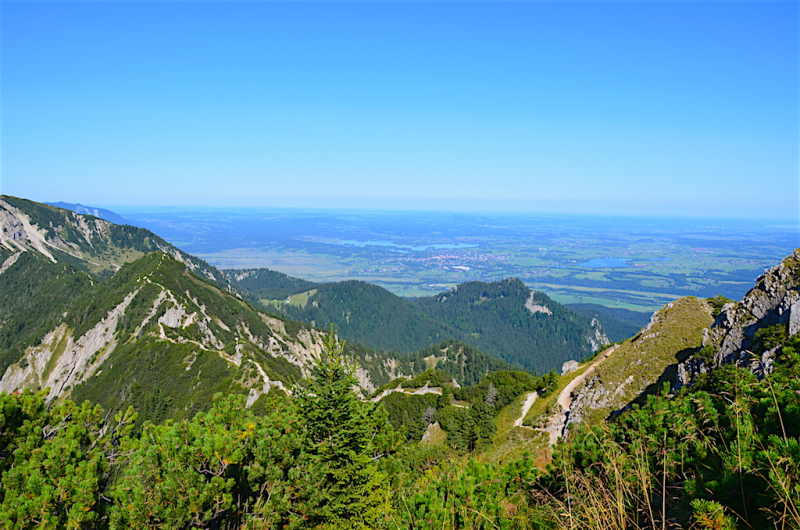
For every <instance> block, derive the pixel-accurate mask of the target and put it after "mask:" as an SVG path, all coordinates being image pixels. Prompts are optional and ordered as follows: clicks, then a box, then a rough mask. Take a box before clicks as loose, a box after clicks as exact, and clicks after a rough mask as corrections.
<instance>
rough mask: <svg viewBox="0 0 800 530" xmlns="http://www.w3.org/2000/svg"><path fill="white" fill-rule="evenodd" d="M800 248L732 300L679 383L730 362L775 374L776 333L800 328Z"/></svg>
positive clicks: (684, 368) (792, 332)
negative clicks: (745, 291) (739, 299)
mask: <svg viewBox="0 0 800 530" xmlns="http://www.w3.org/2000/svg"><path fill="white" fill-rule="evenodd" d="M798 291H800V249H797V250H795V251H794V252H793V253H792V255H791V256H788V257H786V258H785V259H784V260H783V261H781V262H780V264H778V265H776V266H775V267H772V268H770V269H768V270H767V271H766V272H764V274H762V275H761V276H759V277H758V280H757V281H756V285H755V287H754V288H753V289H751V290H750V291H748V293H747V294H746V295H745V296H744V298H742V300H741V302H736V303H729V304H726V305H725V306H724V307H723V308H722V310H721V311H720V313H719V315H718V316H717V317H716V320H715V321H714V325H713V326H712V327H711V329H710V330H707V331H705V332H704V335H703V346H704V348H703V349H702V350H701V351H699V352H698V353H697V354H696V355H693V356H692V357H691V358H689V359H687V360H685V361H684V362H683V363H681V365H680V366H679V367H678V377H679V386H681V385H686V384H691V383H692V381H693V380H694V379H695V378H696V377H697V376H698V375H700V374H705V373H708V372H710V371H712V370H714V369H715V368H717V367H719V366H721V365H723V364H728V363H735V364H736V365H738V366H741V367H745V368H748V369H750V370H751V371H753V372H754V373H756V374H758V375H763V374H764V373H769V372H770V371H771V369H772V360H773V358H774V356H775V353H776V350H777V347H776V346H774V345H772V344H771V343H772V342H778V341H775V340H774V339H772V338H771V335H776V336H781V335H783V336H787V335H788V336H793V335H795V334H797V333H798V332H800V292H798Z"/></svg>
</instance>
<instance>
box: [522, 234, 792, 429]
mask: <svg viewBox="0 0 800 530" xmlns="http://www.w3.org/2000/svg"><path fill="white" fill-rule="evenodd" d="M798 291H800V249H798V250H795V251H794V252H793V253H792V255H791V256H788V257H787V258H785V259H784V260H783V261H782V262H781V263H780V264H779V265H777V266H775V267H773V268H771V269H768V270H767V271H766V272H765V273H764V274H762V275H761V276H760V277H759V278H758V280H757V281H756V285H755V287H754V288H753V289H751V290H750V291H749V292H748V293H747V294H746V295H745V296H744V298H743V299H742V300H741V301H740V302H731V303H728V304H725V305H724V306H723V307H722V308H721V309H720V310H719V311H718V314H717V315H716V317H715V316H714V313H715V310H714V307H713V305H712V304H711V303H709V302H710V301H709V300H701V299H697V298H694V297H685V298H681V299H679V300H676V301H674V302H671V303H669V304H667V305H666V306H664V307H663V308H662V309H660V310H659V311H657V312H655V313H654V314H653V316H652V317H651V320H650V322H649V323H648V324H647V326H645V327H644V328H643V329H642V330H641V331H640V332H639V333H638V334H636V336H634V337H632V338H631V339H629V340H627V341H625V342H623V343H622V344H621V345H619V346H618V347H617V348H616V349H615V350H614V351H613V352H612V353H610V354H609V355H607V356H606V357H605V358H603V359H602V362H601V363H593V364H596V366H595V367H594V368H591V367H589V364H588V363H586V364H583V365H579V364H578V363H566V364H565V366H564V368H565V370H564V372H565V375H564V377H562V380H563V383H562V384H561V385H560V388H559V390H560V391H561V394H563V393H564V392H565V391H566V392H567V394H566V395H564V396H561V395H559V398H555V397H553V396H551V397H550V398H549V401H550V402H551V403H550V402H547V400H542V401H540V402H537V403H536V404H535V407H534V408H533V410H532V411H531V412H530V414H529V416H528V418H527V419H526V423H527V424H528V425H531V426H550V425H552V424H554V423H558V424H559V425H560V427H559V428H558V430H559V433H558V434H559V435H565V434H566V433H567V431H568V429H569V426H570V425H574V424H576V423H580V422H588V423H590V424H595V423H597V422H599V421H602V420H603V419H605V418H607V417H609V416H610V415H613V414H614V413H616V412H619V411H621V410H623V409H625V408H628V407H629V406H630V405H631V404H633V403H638V404H642V403H644V398H645V396H647V395H648V394H654V393H656V392H659V391H661V390H662V387H663V385H664V384H665V383H666V384H668V388H669V389H672V390H678V389H680V388H682V387H684V386H686V385H693V384H695V383H696V382H697V380H698V379H702V378H703V377H706V376H707V375H708V374H710V373H712V372H713V371H714V370H716V369H717V368H719V367H721V366H723V365H726V364H734V365H736V366H738V367H740V368H743V369H747V370H750V371H751V372H753V373H754V374H755V375H756V376H758V377H763V376H764V375H766V374H769V373H771V371H772V369H773V360H774V359H775V357H776V354H777V352H778V349H779V345H780V344H782V343H784V342H785V340H786V338H787V337H792V336H794V335H796V334H797V333H798V332H800V292H798ZM712 301H714V300H712ZM590 368H591V370H592V372H591V373H590V374H588V376H586V377H584V375H586V374H584V372H586V371H587V370H589V369H590ZM576 378H577V379H580V380H581V382H580V383H579V384H572V385H571V384H570V383H571V382H572V381H573V380H576ZM561 398H564V399H563V400H562V401H565V402H568V403H569V407H568V410H562V409H563V408H564V407H563V405H562V404H561V403H560V402H559V403H556V400H557V399H561ZM558 418H561V420H560V421H557V420H558Z"/></svg>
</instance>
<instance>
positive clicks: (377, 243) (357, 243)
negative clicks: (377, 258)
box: [333, 239, 478, 250]
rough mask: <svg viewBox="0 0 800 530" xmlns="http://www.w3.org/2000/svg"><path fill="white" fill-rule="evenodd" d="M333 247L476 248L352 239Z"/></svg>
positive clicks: (445, 244)
mask: <svg viewBox="0 0 800 530" xmlns="http://www.w3.org/2000/svg"><path fill="white" fill-rule="evenodd" d="M333 244H334V245H344V246H350V247H368V246H369V247H388V248H389V249H400V250H431V249H433V250H440V249H454V248H472V247H477V246H478V245H475V244H472V243H439V244H436V245H422V246H417V247H415V246H412V245H398V244H397V243H392V242H391V241H356V240H354V239H342V240H340V241H336V242H334V243H333Z"/></svg>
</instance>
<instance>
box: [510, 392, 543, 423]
mask: <svg viewBox="0 0 800 530" xmlns="http://www.w3.org/2000/svg"><path fill="white" fill-rule="evenodd" d="M538 395H539V393H538V392H531V393H529V394H528V395H527V396H525V401H524V402H523V403H522V414H520V416H519V418H517V419H516V420H515V421H514V427H522V428H524V429H533V427H528V426H527V425H523V424H522V422H523V421H525V416H527V415H528V412H530V410H531V407H532V406H533V403H534V402H535V401H536V397H537V396H538Z"/></svg>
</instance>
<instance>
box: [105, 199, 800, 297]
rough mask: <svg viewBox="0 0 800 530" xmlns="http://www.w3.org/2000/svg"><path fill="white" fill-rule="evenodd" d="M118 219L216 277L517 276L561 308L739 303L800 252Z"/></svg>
mask: <svg viewBox="0 0 800 530" xmlns="http://www.w3.org/2000/svg"><path fill="white" fill-rule="evenodd" d="M116 211H117V212H118V213H120V214H122V215H124V216H125V217H127V218H128V219H130V220H131V222H133V223H135V224H136V225H139V226H142V227H145V228H148V229H150V230H152V231H154V232H155V233H157V234H159V235H160V236H162V237H164V238H165V239H167V240H169V241H170V242H172V243H174V244H176V245H177V246H179V247H181V248H182V249H183V250H185V251H187V252H189V253H192V254H195V255H197V256H199V257H201V258H203V259H205V260H207V261H208V262H210V263H212V264H213V265H216V266H217V267H220V268H253V267H267V268H271V269H274V270H278V271H281V272H284V273H286V274H289V275H292V276H297V277H301V278H305V279H309V280H313V281H318V282H325V281H335V280H345V279H359V280H364V281H368V282H373V283H376V284H379V285H381V286H384V287H386V288H388V289H390V290H391V291H393V292H395V293H397V294H400V295H402V296H423V295H429V294H433V293H436V292H440V291H444V290H447V289H449V288H450V287H452V286H453V285H455V284H458V283H461V282H465V281H470V280H481V281H494V280H498V279H501V278H506V277H510V276H516V277H519V278H520V279H522V280H523V281H524V282H525V283H526V284H527V285H529V286H530V287H531V288H534V289H537V290H540V291H543V292H545V293H547V294H548V295H550V296H552V297H553V298H555V299H556V300H558V301H561V302H564V303H574V302H584V303H600V304H603V305H607V306H616V307H624V308H628V309H635V310H640V311H652V310H654V309H655V308H657V307H659V306H661V305H663V304H664V303H666V302H668V301H670V300H673V299H675V298H677V297H680V296H684V295H695V296H702V297H707V296H714V295H716V294H723V295H725V296H728V297H730V298H734V299H738V298H741V296H742V295H743V294H744V293H745V292H746V291H747V289H748V288H749V287H751V286H752V284H753V281H754V280H755V278H756V277H757V276H758V275H759V274H761V273H762V272H763V271H764V269H765V268H767V267H769V266H772V265H774V264H776V263H777V262H778V261H779V260H780V259H781V258H783V257H784V256H786V255H787V254H789V253H790V252H791V251H792V250H793V249H794V248H796V247H799V246H800V231H798V227H797V226H793V225H792V224H791V223H789V222H787V221H767V220H720V219H714V220H710V219H675V218H662V219H658V218H623V217H618V218H614V217H582V216H556V215H512V214H491V215H490V214H485V215H464V214H457V213H432V212H369V211H342V210H299V209H274V208H269V209H267V208H239V209H233V208H155V207H154V208H138V209H134V208H132V207H127V208H126V207H117V208H116Z"/></svg>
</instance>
